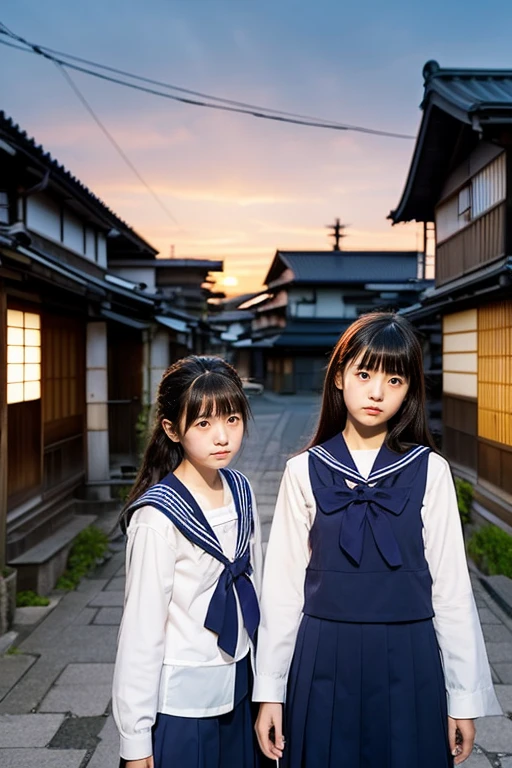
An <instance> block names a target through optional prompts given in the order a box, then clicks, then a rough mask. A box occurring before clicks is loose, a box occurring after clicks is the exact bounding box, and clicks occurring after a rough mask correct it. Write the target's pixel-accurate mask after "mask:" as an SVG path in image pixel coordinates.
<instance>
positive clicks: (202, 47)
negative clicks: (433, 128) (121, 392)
mask: <svg viewBox="0 0 512 768" xmlns="http://www.w3.org/2000/svg"><path fill="white" fill-rule="evenodd" d="M0 21H2V22H3V23H4V24H6V25H7V26H8V27H10V28H11V29H12V30H13V31H14V32H16V33H17V34H19V35H21V36H23V37H25V38H27V39H29V40H30V41H32V42H37V43H40V44H43V45H46V46H48V47H52V48H56V49H59V50H62V51H66V52H69V53H74V54H76V55H79V56H84V57H86V58H90V59H93V60H97V61H100V62H102V63H105V64H108V65H111V66H116V67H120V68H123V69H128V70H131V71H134V72H137V73H139V74H142V75H145V76H148V77H154V78H157V79H161V80H165V81H168V82H172V83H174V84H177V85H181V86H183V87H188V88H192V89H195V90H201V91H205V92H209V93H212V94H216V95H219V96H224V97H227V98H233V99H238V100H243V101H249V102H251V103H257V104H261V105H265V106H268V107H272V108H276V109H283V110H287V111H291V112H302V113H307V114H312V115H316V116H319V117H325V118H327V119H331V120H336V121H339V122H346V123H350V124H359V125H364V126H368V127H371V128H379V129H382V130H387V131H396V132H400V133H407V134H413V135H415V134H416V132H417V129H418V125H419V121H420V118H421V113H420V110H419V108H418V107H419V103H420V101H421V97H422V86H423V80H422V74H421V72H422V68H423V65H424V64H425V62H426V61H427V60H428V59H437V60H438V61H439V63H440V64H441V66H442V67H443V66H444V67H494V68H512V47H511V44H510V39H511V35H512V3H510V1H509V0H508V1H506V0H488V2H487V3H486V4H485V6H484V4H483V3H476V2H472V1H471V0H466V1H465V2H463V1H462V0H458V1H457V2H454V0H445V1H444V2H439V0H434V1H433V2H430V3H429V4H426V3H423V2H417V1H416V0H413V1H409V2H402V0H389V1H388V2H387V3H383V2H382V1H381V0H380V1H379V0H371V1H370V2H368V1H366V2H365V0H360V2H358V3H356V2H353V3H347V2H345V3H340V2H339V0H315V2H312V0H311V1H310V2H304V0H273V1H272V2H270V1H269V0H167V1H166V2H164V0H147V1H146V2H145V3H142V2H140V1H139V2H134V1H133V0H124V2H120V1H119V0H102V2H100V1H99V0H88V2H85V3H80V4H78V3H72V2H69V0H67V2H64V1H63V0H45V2H40V0H39V1H38V0H3V3H2V9H1V11H0ZM0 72H1V73H2V77H1V78H0V108H1V109H3V110H4V111H5V112H6V113H7V114H8V115H10V116H11V117H12V118H13V119H14V120H15V121H16V122H17V123H19V125H20V126H21V127H22V128H23V129H24V130H26V131H27V132H28V133H29V134H30V135H32V136H34V137H35V138H36V140H37V141H38V142H39V143H42V144H43V145H44V146H45V148H46V149H48V150H49V151H50V152H51V153H52V155H53V156H54V157H56V158H57V159H58V160H59V161H60V162H62V163H63V164H65V165H66V167H67V168H68V169H69V170H71V171H72V172H73V173H74V174H75V175H76V176H78V177H79V178H80V179H81V180H82V181H83V182H84V183H85V184H87V185H88V186H89V187H90V188H91V189H92V190H93V191H94V192H95V193H96V194H98V195H99V196H100V197H102V199H104V200H105V202H106V203H107V204H108V205H109V206H110V207H112V208H113V209H114V210H115V211H116V212H117V213H118V214H119V215H120V216H122V217H123V218H124V219H125V220H126V221H128V223H130V224H131V225H132V226H133V227H134V228H135V229H136V230H137V231H139V232H140V234H142V235H143V236H144V237H146V238H147V239H148V240H149V241H150V242H151V243H152V244H154V245H155V246H156V247H157V248H159V249H160V251H161V255H162V256H168V254H169V248H170V245H171V244H174V246H175V253H176V255H177V256H182V257H185V256H201V257H211V258H216V259H218V258H223V259H224V262H225V275H226V276H228V277H235V278H237V280H238V286H237V289H236V290H239V291H248V290H252V289H257V288H258V287H259V286H260V284H261V282H262V280H263V278H264V276H265V273H266V270H267V269H268V266H269V264H270V262H271V259H272V257H273V254H274V252H275V250H276V249H277V248H282V249H293V248H297V249H308V248H310V249H322V248H325V247H329V245H328V240H327V236H326V235H327V232H326V229H325V225H327V224H329V223H331V222H332V221H333V220H334V218H335V217H340V218H341V219H342V221H344V222H346V223H347V224H349V225H350V228H349V230H348V232H349V236H348V237H347V238H346V241H345V243H344V245H345V247H346V248H347V249H350V248H352V249H365V248H368V249H377V248H382V249H392V248H413V249H414V248H415V247H416V246H417V244H418V243H419V242H420V240H419V237H418V228H417V227H416V225H414V224H413V225H407V226H399V227H394V228H392V227H391V226H390V223H389V222H388V221H386V216H387V214H388V213H389V211H390V209H392V208H394V207H395V206H396V204H397V202H398V200H399V197H400V194H401V191H402V188H403V185H404V182H405V178H406V175H407V171H408V167H409V163H410V159H411V154H412V151H413V147H414V142H413V141H406V140H398V139H389V138H379V137H373V136H365V135H362V134H358V133H352V132H343V133H337V132H332V131H323V130H319V129H314V128H301V127H296V126H291V125H281V124H274V123H270V122H265V121H261V120H256V119H254V118H251V117H245V116H238V115H229V114H225V113H219V112H212V111H209V110H203V109H199V108H196V107H191V106H186V105H181V104H177V103H174V102H169V101H164V100H159V99H157V98H155V97H152V96H149V95H145V94H140V93H134V92H131V91H126V90H124V89H121V88H119V87H116V86H113V85H110V84H107V83H101V82H98V81H96V80H93V79H90V78H87V77H86V76H84V75H80V74H73V78H74V79H75V82H76V83H77V85H78V86H79V88H80V89H81V91H82V92H83V94H84V95H85V96H86V98H87V99H88V101H89V102H90V104H91V105H92V107H93V108H94V109H95V111H96V112H97V113H98V115H99V117H100V118H101V119H102V121H103V122H104V123H105V125H106V126H107V127H108V129H109V130H110V131H111V133H112V134H113V135H114V137H115V138H116V140H117V141H118V142H119V144H120V145H121V146H122V148H123V150H124V151H125V152H126V153H127V155H128V156H129V158H130V159H131V161H132V162H133V163H134V164H135V165H136V167H137V168H138V170H139V171H140V173H141V174H142V175H143V176H144V177H145V178H146V180H147V181H148V182H149V183H150V184H151V186H152V187H153V188H154V190H155V191H156V192H157V193H158V195H159V196H160V197H161V198H162V200H164V202H165V204H166V206H167V207H168V208H169V209H170V210H171V211H172V214H173V216H174V218H175V219H176V222H177V223H175V222H173V221H172V220H170V219H169V218H167V217H166V216H165V214H164V213H163V212H162V210H161V209H160V208H159V207H158V205H157V204H156V203H155V202H154V201H153V199H152V198H151V196H150V195H148V193H147V191H146V190H145V189H144V187H142V186H141V184H140V182H139V181H138V180H137V179H136V178H135V177H134V176H133V175H132V174H131V172H130V170H129V169H128V168H127V167H126V166H125V165H124V164H123V163H122V161H121V159H120V158H119V157H118V156H117V155H116V154H115V152H114V151H113V149H112V148H111V146H110V145H109V144H108V142H107V141H106V139H105V137H104V136H103V135H102V134H101V132H100V131H99V129H98V127H97V126H96V125H95V124H94V122H93V121H92V120H91V118H90V117H89V115H88V114H87V113H86V112H85V110H84V108H83V106H82V105H81V104H80V103H79V102H78V100H77V98H76V96H75V95H74V94H73V92H72V91H71V90H70V88H69V86H68V85H67V84H66V82H65V81H64V79H63V77H62V76H61V75H60V74H59V72H58V71H57V69H56V67H55V66H54V65H52V64H51V63H50V62H46V61H44V60H42V59H41V58H39V57H36V56H31V55H28V54H23V53H21V52H17V51H13V50H11V49H8V48H5V47H3V46H0ZM230 290H233V289H230Z"/></svg>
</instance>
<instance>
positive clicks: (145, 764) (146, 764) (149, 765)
mask: <svg viewBox="0 0 512 768" xmlns="http://www.w3.org/2000/svg"><path fill="white" fill-rule="evenodd" d="M126 768H154V763H153V755H151V756H150V757H143V758H142V760H127V761H126Z"/></svg>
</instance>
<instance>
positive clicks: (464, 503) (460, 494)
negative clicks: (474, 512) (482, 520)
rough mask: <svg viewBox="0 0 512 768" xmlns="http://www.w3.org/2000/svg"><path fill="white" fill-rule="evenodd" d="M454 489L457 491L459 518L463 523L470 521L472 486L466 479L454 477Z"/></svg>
mask: <svg viewBox="0 0 512 768" xmlns="http://www.w3.org/2000/svg"><path fill="white" fill-rule="evenodd" d="M455 490H456V492H457V505H458V507H459V514H460V519H461V521H462V524H463V525H467V524H468V523H470V522H471V504H472V502H473V486H472V485H471V483H468V481H467V480H462V479H461V478H460V477H456V478H455Z"/></svg>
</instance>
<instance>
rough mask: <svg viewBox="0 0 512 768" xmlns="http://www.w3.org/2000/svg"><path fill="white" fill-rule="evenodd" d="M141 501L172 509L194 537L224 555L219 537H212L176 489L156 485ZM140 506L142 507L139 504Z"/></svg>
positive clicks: (159, 484)
mask: <svg viewBox="0 0 512 768" xmlns="http://www.w3.org/2000/svg"><path fill="white" fill-rule="evenodd" d="M140 501H143V502H144V503H145V504H148V505H151V503H154V504H156V505H158V504H161V505H163V506H167V507H171V508H172V511H173V513H174V514H175V515H176V517H177V518H178V520H179V521H180V523H181V524H182V525H183V527H184V528H185V529H186V530H187V531H189V533H190V534H191V535H192V536H194V537H196V538H198V539H200V540H201V541H203V542H204V543H205V544H208V545H209V546H210V547H212V548H213V549H215V550H216V551H218V552H219V553H220V554H223V552H222V548H221V546H220V544H219V541H218V539H217V537H216V536H215V535H213V536H212V534H211V533H210V532H209V531H208V529H207V528H205V526H204V525H202V524H201V523H200V522H199V520H197V518H196V517H195V515H194V510H193V509H192V507H191V506H190V504H188V502H186V501H185V500H184V499H183V498H182V496H180V494H179V493H178V492H177V491H175V490H174V488H170V487H169V486H168V485H164V483H157V485H154V486H153V487H152V488H150V489H149V490H148V491H146V493H145V494H144V495H143V496H141V498H140V499H139V502H140ZM138 506H140V504H139V503H138Z"/></svg>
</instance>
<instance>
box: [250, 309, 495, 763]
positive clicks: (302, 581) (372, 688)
mask: <svg viewBox="0 0 512 768" xmlns="http://www.w3.org/2000/svg"><path fill="white" fill-rule="evenodd" d="M261 611H262V618H261V625H260V630H259V638H258V652H257V665H256V668H257V676H256V681H255V688H254V699H255V701H259V702H263V703H262V704H261V705H260V713H259V716H258V721H257V724H256V730H257V734H258V739H259V742H260V746H261V748H262V750H263V752H264V754H265V755H267V757H270V758H273V759H274V760H275V759H280V765H281V766H285V768H341V766H343V768H448V766H452V765H453V764H454V762H455V764H456V765H458V764H459V763H461V762H463V761H464V760H465V759H466V758H467V757H468V755H469V754H470V752H471V750H472V747H473V741H474V736H475V728H474V723H473V718H476V717H481V716H482V715H498V714H501V709H500V707H499V704H498V702H497V699H496V696H495V694H494V690H493V686H492V682H491V675H490V670H489V665H488V661H487V656H486V651H485V646H484V642H483V637H482V631H481V627H480V624H479V620H478V616H477V612H476V608H475V603H474V599H473V594H472V591H471V584H470V580H469V575H468V570H467V565H466V558H465V552H464V544H463V539H462V533H461V526H460V521H459V515H458V510H457V502H456V496H455V490H454V486H453V481H452V477H451V473H450V469H449V466H448V464H447V462H446V461H445V460H444V459H443V458H442V457H441V456H440V455H439V454H438V453H436V451H435V448H434V445H433V443H432V440H431V437H430V435H429V432H428V427H427V422H426V411H425V391H424V374H423V367H422V355H421V348H420V345H419V343H418V341H417V339H416V337H415V335H414V332H413V330H412V328H411V326H410V325H409V323H408V322H407V321H406V320H405V319H404V318H402V317H400V316H397V315H395V314H391V313H373V314H369V315H365V316H363V317H360V318H359V319H358V320H356V321H355V322H354V323H353V324H352V325H351V326H350V327H349V328H348V329H347V331H345V333H344V334H343V336H342V337H341V339H340V340H339V341H338V343H337V345H336V347H335V349H334V351H333V354H332V357H331V360H330V363H329V366H328V370H327V374H326V379H325V385H324V393H323V400H322V406H321V412H320V419H319V424H318V427H317V430H316V434H315V436H314V438H313V439H312V441H311V443H310V445H309V447H308V449H307V450H306V451H305V452H304V453H300V454H298V455H297V456H295V457H294V458H292V459H290V460H289V461H288V464H287V467H286V471H285V474H284V477H283V480H282V483H281V488H280V492H279V496H278V500H277V506H276V510H275V515H274V520H273V524H272V530H271V534H270V540H269V544H268V550H267V556H266V564H265V572H264V578H263V589H262V599H261ZM283 702H286V703H285V707H284V723H283V712H282V710H283ZM284 737H286V744H285V739H284ZM281 758H282V759H281Z"/></svg>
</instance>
